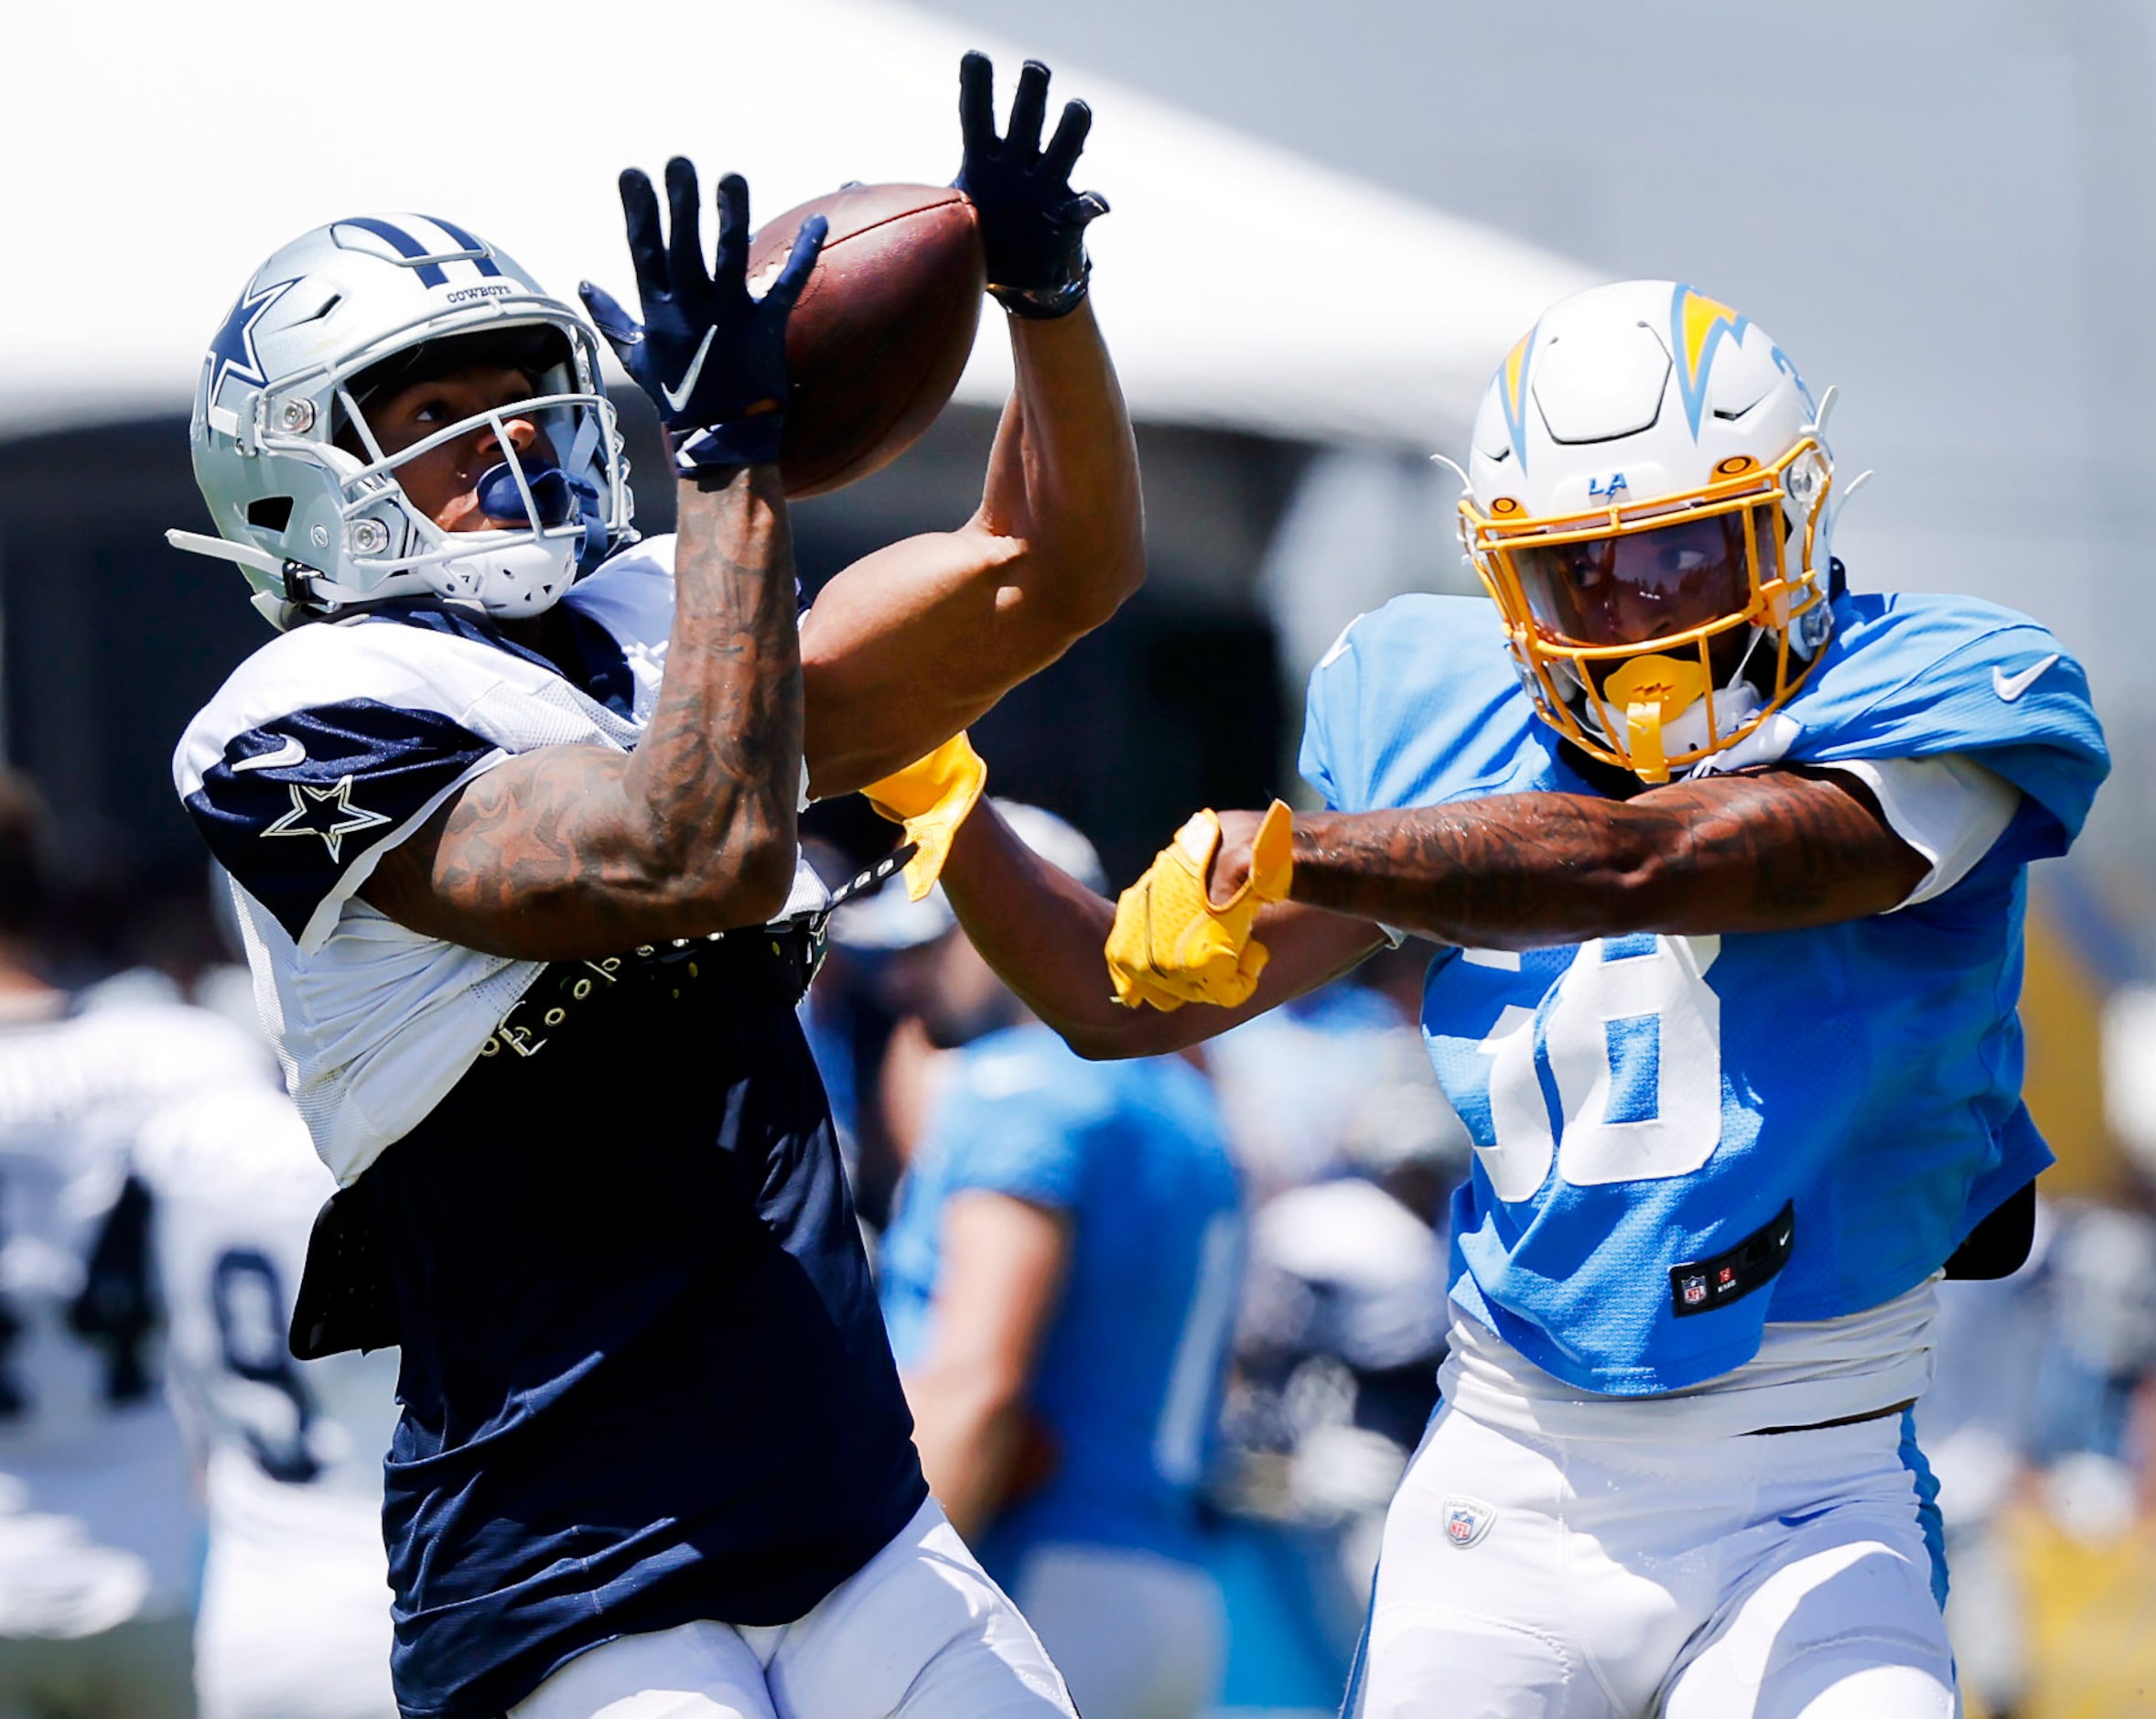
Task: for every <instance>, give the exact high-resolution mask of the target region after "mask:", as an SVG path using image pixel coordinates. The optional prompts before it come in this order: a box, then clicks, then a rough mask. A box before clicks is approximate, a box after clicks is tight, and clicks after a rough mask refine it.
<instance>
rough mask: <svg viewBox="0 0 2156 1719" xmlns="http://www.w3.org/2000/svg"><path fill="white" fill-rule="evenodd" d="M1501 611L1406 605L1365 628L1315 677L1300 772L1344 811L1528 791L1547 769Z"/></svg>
mask: <svg viewBox="0 0 2156 1719" xmlns="http://www.w3.org/2000/svg"><path fill="white" fill-rule="evenodd" d="M1535 732H1536V730H1535V712H1534V706H1533V705H1532V704H1531V703H1530V702H1529V700H1528V698H1527V697H1526V695H1525V692H1523V691H1522V690H1521V687H1520V684H1519V679H1518V676H1517V675H1516V673H1515V670H1514V666H1513V661H1512V657H1511V654H1510V653H1509V652H1508V651H1507V650H1506V648H1505V643H1504V632H1503V630H1502V628H1501V627H1500V625H1499V622H1498V618H1497V613H1496V611H1495V609H1494V608H1493V606H1492V605H1491V604H1490V603H1489V602H1487V601H1485V600H1482V599H1481V598H1473V597H1438V596H1427V595H1417V596H1409V597H1399V598H1396V599H1394V600H1392V601H1391V602H1389V603H1387V604H1386V605H1385V607H1384V608H1383V609H1380V610H1376V611H1374V612H1372V613H1370V614H1366V615H1363V616H1360V617H1358V618H1357V619H1356V620H1355V621H1353V622H1351V623H1350V624H1349V626H1348V628H1347V630H1346V631H1345V632H1342V634H1341V635H1340V637H1339V639H1338V640H1337V641H1335V643H1333V646H1332V648H1331V650H1330V651H1328V652H1326V654H1325V655H1324V656H1323V657H1322V658H1321V660H1320V662H1319V664H1318V666H1317V667H1316V669H1315V670H1313V671H1312V673H1311V675H1310V694H1309V699H1308V703H1307V705H1306V717H1305V727H1304V733H1303V751H1302V771H1303V774H1304V775H1305V776H1306V777H1307V778H1309V780H1310V784H1311V785H1312V786H1314V787H1316V788H1317V789H1318V790H1319V792H1320V793H1321V794H1323V795H1325V799H1326V804H1327V805H1330V806H1331V807H1332V808H1333V809H1334V810H1337V811H1367V810H1370V809H1373V808H1375V807H1384V806H1400V805H1429V804H1432V803H1434V802H1436V801H1439V800H1444V799H1449V798H1454V797H1458V796H1460V795H1466V794H1470V793H1476V792H1482V793H1489V792H1494V791H1496V790H1497V789H1498V788H1499V787H1503V786H1525V785H1530V784H1527V783H1525V782H1524V781H1520V780H1518V778H1519V777H1520V776H1521V773H1522V772H1523V770H1528V771H1532V770H1534V769H1536V768H1537V767H1538V766H1539V765H1540V764H1541V763H1542V762H1544V754H1543V751H1542V749H1540V748H1536V747H1535V746H1533V744H1532V741H1533V736H1534V734H1535Z"/></svg>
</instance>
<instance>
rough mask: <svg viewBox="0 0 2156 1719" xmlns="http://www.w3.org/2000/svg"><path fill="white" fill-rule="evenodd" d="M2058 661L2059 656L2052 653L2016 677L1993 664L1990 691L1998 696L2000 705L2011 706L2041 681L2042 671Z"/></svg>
mask: <svg viewBox="0 0 2156 1719" xmlns="http://www.w3.org/2000/svg"><path fill="white" fill-rule="evenodd" d="M2058 660H2059V654H2058V653H2057V652H2056V651H2054V652H2053V653H2052V654H2050V655H2049V656H2047V657H2045V658H2044V659H2043V661H2042V662H2041V663H2036V664H2032V665H2030V666H2029V667H2027V668H2024V669H2023V670H2022V671H2021V673H2020V674H2018V675H2009V674H2008V673H2007V672H2006V670H2004V669H2003V668H2001V667H2000V666H1999V665H1998V664H1996V663H1994V664H1992V665H1991V690H1992V691H1993V692H1995V693H1997V694H1998V695H1999V697H2000V701H2001V702H2002V703H2005V704H2011V703H2013V702H2014V700H2015V699H2017V698H2019V697H2021V695H2022V694H2023V693H2025V692H2027V691H2028V690H2029V688H2030V687H2033V686H2034V685H2035V684H2036V683H2037V681H2039V680H2040V679H2042V678H2043V671H2044V670H2045V669H2047V668H2049V667H2050V666H2051V665H2053V664H2054V663H2055V662H2057V661H2058Z"/></svg>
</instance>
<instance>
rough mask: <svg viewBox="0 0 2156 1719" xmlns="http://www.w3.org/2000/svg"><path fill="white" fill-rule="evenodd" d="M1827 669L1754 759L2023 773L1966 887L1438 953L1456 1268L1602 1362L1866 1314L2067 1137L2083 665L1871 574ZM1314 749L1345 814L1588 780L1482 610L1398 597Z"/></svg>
mask: <svg viewBox="0 0 2156 1719" xmlns="http://www.w3.org/2000/svg"><path fill="white" fill-rule="evenodd" d="M1835 616H1836V623H1837V624H1836V630H1835V633H1834V637H1833V640H1832V642H1831V643H1830V644H1829V645H1828V646H1827V649H1826V652H1825V654H1824V656H1823V658H1822V660H1821V662H1820V663H1819V665H1818V666H1817V667H1816V669H1815V671H1814V673H1813V675H1812V677H1811V680H1810V681H1809V683H1808V684H1807V685H1806V687H1805V688H1804V690H1803V691H1802V692H1801V693H1800V694H1799V695H1798V697H1796V698H1795V699H1794V700H1793V701H1792V702H1791V703H1790V704H1789V705H1788V706H1787V707H1786V708H1785V709H1784V710H1783V711H1781V712H1778V713H1777V714H1776V715H1775V716H1774V717H1773V718H1771V719H1769V722H1768V724H1767V725H1766V726H1765V727H1764V728H1763V730H1762V731H1761V733H1760V734H1759V735H1758V736H1756V737H1754V738H1753V740H1752V741H1750V742H1748V743H1747V747H1746V749H1744V757H1743V758H1742V759H1741V760H1740V761H1739V762H1753V763H1773V762H1778V761H1786V762H1789V763H1793V764H1812V765H1849V764H1855V765H1858V766H1861V765H1862V764H1863V763H1864V762H1866V761H1871V762H1881V761H1895V760H1916V759H1927V758H1952V759H1958V760H1963V761H1974V762H1978V763H1980V764H1981V765H1983V766H1984V767H1985V768H1986V769H1988V770H1989V772H1991V773H1994V774H1995V775H1996V776H1997V777H1999V778H2002V779H2003V780H2004V781H2005V782H2006V783H2007V784H2010V786H2011V787H2012V788H2013V789H2014V790H2016V791H2018V795H2019V804H2018V806H2017V809H2016V810H2015V811H2014V813H2013V815H2012V817H2011V820H2010V823H2008V824H2007V826H2006V827H2005V829H2004V831H2003V833H2001V834H2000V836H1999V837H1998V838H1997V839H1996V840H1995V841H1993V842H1992V843H1991V844H1990V845H1989V850H1988V851H1987V852H1986V853H1985V854H1984V855H1983V857H1982V858H1981V859H1979V860H1977V861H1976V863H1975V864H1974V865H1973V867H1971V868H1970V869H1969V870H1967V872H1966V874H1965V875H1963V876H1961V877H1960V879H1959V881H1957V882H1955V883H1954V884H1953V886H1952V887H1951V888H1948V889H1946V890H1945V891H1944V892H1941V893H1938V894H1937V895H1935V896H1934V897H1932V898H1930V899H1921V892H1920V899H1918V900H1916V901H1914V902H1913V903H1911V904H1909V905H1905V906H1904V907H1903V908H1902V909H1900V910H1898V911H1896V912H1894V913H1892V914H1881V915H1877V916H1874V917H1871V918H1866V919H1859V920H1854V921H1850V922H1848V923H1845V924H1836V925H1827V926H1822V927H1819V928H1816V929H1814V930H1808V931H1789V932H1777V933H1773V934H1765V935H1726V936H1719V937H1715V936H1696V937H1677V936H1654V935H1638V936H1614V937H1601V938H1595V939H1593V940H1591V941H1590V942H1587V943H1584V944H1578V945H1571V944H1568V945H1564V946H1558V947H1552V948H1546V949H1538V950H1533V951H1529V952H1527V953H1525V954H1520V953H1513V952H1506V951H1501V950H1482V949H1445V950H1442V951H1441V952H1440V953H1439V955H1438V956H1437V957H1436V958H1435V960H1434V961H1433V962H1432V964H1431V968H1430V972H1429V977H1428V982H1427V985H1426V989H1425V992H1424V1005H1423V1031H1424V1035H1425V1037H1426V1039H1427V1041H1428V1045H1429V1051H1430V1056H1431V1060H1432V1061H1433V1063H1434V1064H1435V1065H1436V1068H1437V1072H1438V1076H1439V1079H1440V1081H1442V1082H1443V1084H1444V1086H1445V1088H1446V1091H1447V1093H1448V1094H1449V1095H1450V1097H1451V1099H1452V1102H1453V1105H1454V1107H1455V1108H1457V1109H1458V1110H1459V1112H1460V1115H1461V1119H1462V1120H1463V1121H1465V1122H1466V1124H1467V1125H1468V1128H1469V1130H1471V1133H1472V1135H1473V1137H1474V1142H1475V1156H1476V1162H1475V1165H1474V1169H1473V1173H1472V1175H1471V1178H1470V1180H1469V1181H1468V1182H1467V1184H1464V1185H1463V1186H1462V1187H1461V1190H1460V1192H1459V1194H1458V1195H1456V1197H1455V1200H1454V1206H1453V1226H1452V1233H1453V1273H1452V1276H1453V1282H1452V1294H1453V1297H1454V1299H1455V1300H1457V1301H1458V1302H1459V1303H1461V1306H1462V1307H1464V1308H1465V1309H1466V1310H1467V1311H1468V1312H1469V1313H1470V1314H1472V1315H1473V1316H1474V1317H1475V1318H1477V1319H1479V1320H1481V1321H1482V1322H1483V1323H1484V1324H1488V1325H1490V1326H1491V1327H1492V1328H1493V1329H1494V1330H1495V1331H1497V1332H1498V1333H1499V1335H1502V1336H1503V1337H1504V1338H1505V1340H1506V1341H1507V1342H1509V1343H1511V1344H1512V1345H1513V1346H1514V1347H1515V1348H1516V1349H1518V1350H1519V1351H1520V1352H1521V1353H1523V1354H1524V1355H1525V1356H1526V1357H1528V1358H1529V1359H1530V1360H1532V1361H1533V1362H1535V1363H1536V1365H1537V1366H1539V1367H1541V1368H1545V1369H1546V1370H1547V1371H1548V1372H1551V1373H1553V1374H1555V1375H1557V1376H1558V1378H1563V1379H1565V1380H1567V1381H1568V1382H1569V1383H1571V1384H1573V1385H1575V1386H1579V1387H1580V1388H1583V1389H1590V1390H1597V1391H1604V1392H1610V1393H1613V1394H1622V1395H1632V1394H1646V1393H1653V1392H1656V1391H1664V1390H1670V1389H1678V1388H1681V1387H1684V1386H1688V1385H1692V1384H1696V1383H1698V1382H1699V1381H1701V1380H1704V1379H1707V1378H1713V1377H1715V1376H1717V1375H1719V1374H1720V1373H1723V1372H1726V1371H1728V1370H1729V1369H1730V1368H1734V1367H1737V1366H1739V1365H1741V1363H1743V1362H1744V1361H1746V1360H1748V1359H1750V1358H1751V1357H1752V1355H1753V1354H1754V1353H1755V1352H1756V1350H1757V1348H1758V1346H1759V1341H1760V1332H1761V1327H1762V1325H1763V1324H1764V1322H1765V1321H1767V1320H1768V1319H1770V1318H1772V1319H1773V1320H1776V1321H1797V1320H1818V1319H1827V1318H1832V1317H1836V1316H1838V1315H1842V1314H1852V1313H1857V1312H1860V1311H1861V1310H1863V1309H1865V1308H1868V1307H1871V1306H1874V1305H1876V1304H1878V1303H1881V1302H1884V1301H1887V1300H1889V1299H1890V1298H1892V1297H1893V1296H1895V1295H1898V1294H1901V1293H1903V1292H1904V1291H1907V1290H1909V1289H1911V1288H1912V1287H1913V1286H1914V1285H1916V1284H1918V1283H1921V1282H1922V1281H1924V1279H1925V1278H1927V1277H1928V1276H1930V1275H1931V1274H1932V1273H1933V1272H1935V1271H1936V1270H1939V1268H1940V1267H1941V1265H1942V1264H1943V1263H1944V1262H1945V1261H1946V1259H1947V1257H1948V1255H1950V1254H1951V1253H1952V1252H1953V1251H1954V1249H1955V1248H1956V1247H1957V1245H1958V1244H1959V1243H1960V1242H1961V1241H1962V1240H1963V1239H1964V1238H1966V1237H1967V1234H1968V1232H1969V1231H1970V1229H1971V1228H1972V1227H1974V1226H1975V1225H1976V1224H1977V1223H1978V1221H1979V1220H1981V1219H1982V1218H1983V1217H1984V1216H1986V1215H1987V1214H1989V1212H1990V1211H1991V1210H1992V1209H1993V1208H1994V1207H1996V1206H1997V1205H1999V1203H2000V1201H2001V1200H2003V1199H2004V1198H2006V1196H2007V1195H2010V1194H2011V1193H2013V1192H2014V1191H2015V1190H2016V1189H2018V1188H2020V1187H2021V1186H2022V1185H2023V1184H2026V1183H2027V1182H2028V1181H2029V1180H2030V1178H2032V1176H2033V1175H2035V1173H2037V1172H2038V1171H2039V1170H2041V1169H2042V1168H2043V1166H2044V1165H2045V1164H2046V1163H2047V1162H2050V1153H2049V1152H2048V1151H2046V1149H2045V1147H2044V1145H2043V1141H2042V1140H2041V1139H2040V1138H2039V1137H2038V1134H2037V1131H2036V1129H2035V1127H2034V1125H2033V1124H2032V1122H2031V1120H2030V1118H2029V1113H2028V1110H2027V1109H2026V1108H2024V1107H2023V1105H2022V1104H2021V1060H2022V1050H2021V1024H2020V1022H2019V1020H2018V1018H2017V1016H2016V1014H2015V1000H2016V999H2017V997H2018V995H2019V993H2020V989H2021V922H2022V911H2023V902H2024V894H2025V889H2026V868H2027V866H2028V864H2029V862H2030V861H2031V860H2036V859H2040V858H2043V857H2044V856H2046V855H2050V854H2057V853H2060V852H2063V851H2064V849H2065V847H2066V845H2067V843H2068V842H2069V841H2070V840H2071V839H2072V838H2073V837H2074V836H2075V833H2076V832H2078V830H2079V829H2080V827H2081V823H2082V820H2083V818H2084V817H2085V816H2086V813H2087V810H2088V805H2089V802H2090V799H2091V797H2092V796H2093V795H2094V794H2095V791H2096V788H2097V784H2098V783H2099V782H2100V781H2101V780H2102V778H2103V775H2104V773H2105V771H2106V769H2107V757H2106V754H2105V751H2104V744H2103V737H2102V734H2101V732H2100V730H2099V729H2098V728H2097V720H2096V717H2095V713H2094V711H2093V710H2092V708H2090V705H2089V700H2088V688H2087V684H2086V681H2085V680H2084V678H2083V676H2082V673H2081V670H2080V668H2079V666H2078V665H2076V664H2075V663H2074V661H2073V660H2072V659H2071V658H2069V657H2067V656H2065V655H2064V654H2063V653H2062V652H2061V651H2060V650H2059V648H2058V644H2057V642H2056V641H2055V640H2054V638H2053V637H2052V635H2051V634H2050V633H2048V632H2045V631H2044V630H2043V628H2041V627H2039V626H2037V625H2036V624H2035V623H2034V622H2031V621H2029V620H2027V619H2026V618H2024V617H2022V616H2020V615H2017V614H2014V613H2012V612H2010V611H2006V610H2002V609H1998V608H1994V607H1992V606H1991V605H1989V604H1986V603H1980V602H1976V601H1972V600H1962V599H1957V598H1939V597H1892V598H1889V597H1876V596H1863V597H1848V598H1844V599H1843V600H1841V601H1840V602H1838V604H1837V605H1836V610H1835ZM1302 764H1303V773H1304V774H1305V775H1306V776H1308V777H1309V778H1310V782H1311V783H1312V784H1314V785H1315V786H1316V787H1317V788H1318V789H1319V791H1320V792H1321V793H1322V794H1323V795H1324V796H1325V799H1326V803H1327V804H1328V805H1331V806H1332V807H1334V808H1336V809H1339V810H1343V811H1350V812H1356V811H1365V810H1370V809H1374V808H1384V807H1404V806H1415V805H1438V804H1441V803H1446V802H1457V801H1463V800H1473V799H1478V798H1481V797H1482V796H1485V795H1496V794H1506V793H1516V792H1522V791H1531V790H1545V789H1547V790H1558V791H1561V792H1565V793H1570V794H1593V793H1597V792H1598V789H1597V788H1596V787H1595V786H1593V785H1592V784H1590V782H1589V781H1588V780H1586V779H1585V778H1584V777H1583V776H1581V775H1580V774H1579V773H1577V772H1576V771H1575V770H1574V769H1573V768H1571V766H1570V765H1569V763H1568V762H1567V758H1566V756H1565V754H1563V753H1562V752H1561V751H1559V748H1558V739H1557V736H1556V735H1555V733H1554V732H1553V731H1552V730H1550V729H1549V728H1548V727H1547V725H1546V724H1544V723H1543V722H1542V721H1541V720H1540V719H1538V718H1537V717H1536V714H1535V711H1534V708H1533V707H1532V705H1531V704H1530V702H1529V701H1528V699H1527V697H1526V695H1525V692H1523V691H1522V689H1521V687H1520V686H1519V684H1518V682H1517V680H1516V679H1515V675H1514V672H1513V667H1512V663H1511V660H1510V658H1509V656H1508V654H1507V653H1506V651H1505V648H1504V642H1503V639H1502V637H1501V635H1500V632H1499V628H1498V622H1497V617H1496V616H1495V614H1494V613H1493V611H1492V610H1491V608H1490V606H1489V605H1488V604H1487V603H1485V602H1483V601H1482V600H1471V599H1463V598H1445V597H1408V598H1403V599H1400V600H1397V601H1396V602H1393V603H1390V604H1388V605H1387V606H1386V607H1385V609H1383V610H1381V611H1378V612H1376V613H1374V614H1372V615H1367V616H1364V618H1363V619H1361V620H1360V621H1358V622H1355V623H1354V625H1353V627H1351V628H1350V629H1349V630H1348V632H1346V633H1345V634H1344V635H1343V636H1342V640H1341V642H1340V643H1339V644H1338V645H1336V646H1335V647H1334V649H1333V650H1332V651H1331V653H1329V654H1328V655H1327V657H1326V659H1325V661H1324V662H1323V663H1322V664H1321V665H1320V666H1319V668H1318V669H1317V671H1316V673H1315V674H1314V675H1313V676H1312V677H1311V682H1310V705H1309V719H1308V727H1307V730H1306V732H1305V736H1304V741H1303V754H1302Z"/></svg>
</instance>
